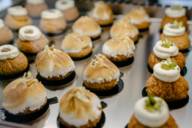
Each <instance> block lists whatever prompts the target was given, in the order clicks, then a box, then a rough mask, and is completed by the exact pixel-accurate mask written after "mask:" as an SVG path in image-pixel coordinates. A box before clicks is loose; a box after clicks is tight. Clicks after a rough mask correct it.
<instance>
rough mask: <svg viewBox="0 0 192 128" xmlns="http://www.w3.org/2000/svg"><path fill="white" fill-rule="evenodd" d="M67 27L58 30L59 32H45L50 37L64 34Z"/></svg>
mask: <svg viewBox="0 0 192 128" xmlns="http://www.w3.org/2000/svg"><path fill="white" fill-rule="evenodd" d="M66 29H67V28H65V30H63V31H61V32H57V33H54V32H53V33H51V32H44V34H45V35H47V36H48V37H54V36H59V35H62V34H64V33H65V32H66Z"/></svg>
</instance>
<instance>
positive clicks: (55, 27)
mask: <svg viewBox="0 0 192 128" xmlns="http://www.w3.org/2000/svg"><path fill="white" fill-rule="evenodd" d="M66 27H67V24H66V21H65V18H64V16H63V13H62V12H61V11H60V10H58V9H49V10H45V11H43V12H42V13H41V20H40V28H41V29H42V31H43V32H44V33H46V34H47V35H57V34H61V33H63V32H64V30H65V29H66Z"/></svg>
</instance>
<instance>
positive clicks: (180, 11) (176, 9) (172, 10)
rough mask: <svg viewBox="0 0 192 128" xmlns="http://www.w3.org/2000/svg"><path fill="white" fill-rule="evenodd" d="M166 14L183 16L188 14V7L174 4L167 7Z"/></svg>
mask: <svg viewBox="0 0 192 128" xmlns="http://www.w3.org/2000/svg"><path fill="white" fill-rule="evenodd" d="M165 14H166V15H167V16H169V17H173V18H177V17H182V16H185V15H186V9H185V8H183V7H181V6H179V5H174V6H171V7H168V8H166V10H165Z"/></svg>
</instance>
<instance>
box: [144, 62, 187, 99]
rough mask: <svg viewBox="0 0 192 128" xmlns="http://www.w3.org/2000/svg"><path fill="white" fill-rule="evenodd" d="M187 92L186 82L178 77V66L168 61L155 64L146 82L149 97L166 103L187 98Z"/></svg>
mask: <svg viewBox="0 0 192 128" xmlns="http://www.w3.org/2000/svg"><path fill="white" fill-rule="evenodd" d="M188 90H189V85H188V82H187V80H185V78H184V77H182V76H181V75H180V68H179V66H178V65H177V64H176V63H175V62H173V61H171V60H170V59H169V60H165V61H162V62H160V63H157V64H156V65H155V66H154V67H153V74H152V75H151V76H150V77H149V79H148V80H147V82H146V92H147V94H148V95H149V96H159V97H161V98H163V99H164V100H165V101H167V102H171V101H179V100H182V99H185V98H187V97H188Z"/></svg>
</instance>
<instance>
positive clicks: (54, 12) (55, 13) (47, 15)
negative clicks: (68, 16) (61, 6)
mask: <svg viewBox="0 0 192 128" xmlns="http://www.w3.org/2000/svg"><path fill="white" fill-rule="evenodd" d="M62 17H63V13H62V12H61V11H60V10H58V9H49V10H45V11H43V12H42V13H41V18H43V19H48V20H51V19H57V18H62Z"/></svg>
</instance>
